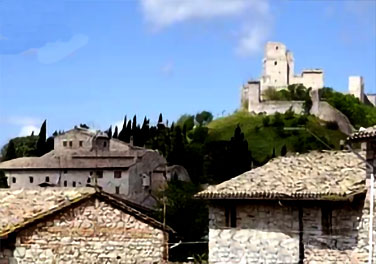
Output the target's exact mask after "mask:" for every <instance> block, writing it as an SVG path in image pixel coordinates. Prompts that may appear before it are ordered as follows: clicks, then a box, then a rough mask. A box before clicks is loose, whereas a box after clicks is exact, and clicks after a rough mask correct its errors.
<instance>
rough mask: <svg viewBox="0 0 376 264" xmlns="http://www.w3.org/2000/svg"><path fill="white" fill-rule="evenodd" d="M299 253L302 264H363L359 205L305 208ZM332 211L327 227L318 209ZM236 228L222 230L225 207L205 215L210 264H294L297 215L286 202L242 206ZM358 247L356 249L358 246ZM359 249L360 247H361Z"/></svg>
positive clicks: (294, 206)
mask: <svg viewBox="0 0 376 264" xmlns="http://www.w3.org/2000/svg"><path fill="white" fill-rule="evenodd" d="M301 206H303V208H302V213H303V214H302V228H303V233H302V237H301V243H302V247H303V248H304V263H350V262H351V261H358V262H354V263H363V262H362V261H364V258H366V254H365V252H367V250H366V248H367V247H365V245H367V244H365V245H362V242H360V241H363V240H359V239H358V237H359V230H360V229H361V228H362V227H363V226H364V222H366V221H367V220H366V218H364V217H362V214H363V213H364V212H363V210H364V209H363V204H362V203H361V202H359V201H357V202H353V203H332V204H328V203H322V204H320V205H317V203H312V202H304V203H303V204H301ZM325 206H329V208H331V210H330V215H331V218H330V219H331V225H329V226H327V225H325V223H323V221H324V222H325V220H323V218H325V215H326V214H325V213H324V215H323V210H322V208H323V207H325ZM236 211H237V213H236V219H237V225H236V228H229V227H226V222H225V218H226V217H225V206H223V205H219V203H215V204H213V205H212V206H211V207H210V210H209V260H210V263H215V264H217V263H298V261H299V248H300V245H299V241H300V238H299V209H298V205H297V204H293V203H291V202H283V201H282V202H262V201H259V202H257V201H254V202H249V203H245V202H241V203H239V202H238V204H237V206H236ZM359 242H360V245H359ZM363 244H364V243H363Z"/></svg>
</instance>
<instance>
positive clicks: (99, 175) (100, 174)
mask: <svg viewBox="0 0 376 264" xmlns="http://www.w3.org/2000/svg"><path fill="white" fill-rule="evenodd" d="M95 174H96V175H97V178H98V179H101V178H103V171H96V172H95Z"/></svg>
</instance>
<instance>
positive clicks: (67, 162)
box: [0, 128, 190, 207]
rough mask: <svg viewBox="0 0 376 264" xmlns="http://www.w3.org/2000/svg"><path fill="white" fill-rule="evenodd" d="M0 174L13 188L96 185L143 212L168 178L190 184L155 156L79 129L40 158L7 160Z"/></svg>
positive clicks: (183, 173) (180, 171)
mask: <svg viewBox="0 0 376 264" xmlns="http://www.w3.org/2000/svg"><path fill="white" fill-rule="evenodd" d="M0 169H2V170H4V171H5V175H6V176H7V179H8V185H9V186H10V188H12V189H13V188H33V187H35V186H60V187H80V186H86V185H87V184H90V185H96V184H97V185H98V186H100V187H101V188H103V190H104V191H106V192H108V193H113V194H117V195H121V196H123V197H124V198H126V199H127V200H131V201H133V202H135V203H138V204H140V205H142V206H146V207H152V206H153V205H154V204H155V202H156V200H155V195H156V194H157V193H158V192H159V191H160V190H161V189H162V188H164V186H165V184H166V183H167V181H169V180H170V179H172V178H174V179H177V180H182V181H189V180H190V178H189V175H188V173H187V171H186V170H185V169H184V168H183V167H181V166H178V165H175V166H172V167H169V166H167V161H166V159H165V158H164V157H163V156H162V155H160V154H159V153H158V152H157V151H154V150H150V149H145V148H141V147H136V146H132V144H127V143H124V142H122V141H120V140H117V139H113V138H112V139H109V138H108V136H107V134H105V133H101V132H92V131H90V130H88V129H83V128H74V129H72V130H70V131H68V132H66V133H64V134H62V135H58V136H56V137H55V138H54V149H53V150H52V151H51V152H49V153H47V154H45V155H43V156H42V157H23V158H17V159H14V160H9V161H5V162H2V163H0Z"/></svg>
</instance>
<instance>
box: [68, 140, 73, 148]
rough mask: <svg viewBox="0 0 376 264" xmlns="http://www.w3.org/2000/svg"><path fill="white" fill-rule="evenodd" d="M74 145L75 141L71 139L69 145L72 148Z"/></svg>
mask: <svg viewBox="0 0 376 264" xmlns="http://www.w3.org/2000/svg"><path fill="white" fill-rule="evenodd" d="M72 146H73V142H72V140H71V141H69V147H70V148H71V147H72Z"/></svg>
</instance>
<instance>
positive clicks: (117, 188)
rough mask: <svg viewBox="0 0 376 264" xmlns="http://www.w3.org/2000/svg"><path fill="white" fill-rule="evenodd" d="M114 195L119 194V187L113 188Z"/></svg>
mask: <svg viewBox="0 0 376 264" xmlns="http://www.w3.org/2000/svg"><path fill="white" fill-rule="evenodd" d="M115 193H116V194H119V193H120V186H116V187H115Z"/></svg>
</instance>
